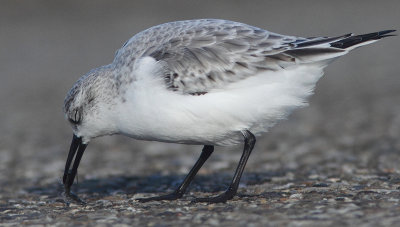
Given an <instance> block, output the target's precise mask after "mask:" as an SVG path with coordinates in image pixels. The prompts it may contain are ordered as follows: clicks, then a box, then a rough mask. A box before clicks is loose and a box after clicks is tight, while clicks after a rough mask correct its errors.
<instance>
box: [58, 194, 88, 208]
mask: <svg viewBox="0 0 400 227" xmlns="http://www.w3.org/2000/svg"><path fill="white" fill-rule="evenodd" d="M63 196H64V202H65V203H66V204H67V205H69V204H70V203H75V204H78V205H86V202H85V201H84V200H82V199H80V198H79V197H78V196H77V195H75V194H74V193H72V192H70V191H65V192H64V193H63Z"/></svg>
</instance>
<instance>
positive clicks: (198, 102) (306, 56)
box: [63, 19, 394, 202]
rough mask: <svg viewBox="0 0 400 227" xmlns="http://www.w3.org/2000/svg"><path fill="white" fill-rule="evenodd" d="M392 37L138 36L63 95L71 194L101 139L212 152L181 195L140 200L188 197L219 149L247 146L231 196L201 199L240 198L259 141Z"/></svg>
mask: <svg viewBox="0 0 400 227" xmlns="http://www.w3.org/2000/svg"><path fill="white" fill-rule="evenodd" d="M391 32H394V30H385V31H380V32H374V33H369V34H365V35H356V36H355V35H353V34H346V35H342V36H337V37H313V38H301V37H296V36H286V35H280V34H277V33H272V32H269V31H266V30H263V29H260V28H257V27H253V26H250V25H246V24H242V23H238V22H232V21H226V20H216V19H201V20H188V21H177V22H171V23H166V24H162V25H158V26H155V27H152V28H149V29H147V30H145V31H143V32H140V33H138V34H137V35H135V36H133V37H132V38H131V39H129V40H128V41H127V42H126V43H125V44H124V45H123V46H122V48H121V49H119V50H118V51H117V52H116V55H115V59H114V61H113V62H112V63H111V64H109V65H106V66H102V67H100V68H97V69H93V70H91V71H90V72H89V73H87V74H86V75H84V76H83V77H81V78H80V79H79V80H78V81H77V82H76V83H75V84H74V86H73V87H72V89H71V90H70V91H69V93H68V94H67V97H66V98H65V102H64V112H65V116H66V118H67V119H68V121H69V122H70V123H71V125H72V128H73V139H72V143H71V147H70V151H69V154H68V159H67V162H66V165H65V172H64V176H63V183H64V186H65V194H66V195H67V196H69V197H71V196H72V194H71V192H70V187H71V185H72V183H73V181H74V178H75V175H76V173H77V169H78V165H79V162H80V160H81V158H82V155H83V152H84V150H85V148H86V146H87V144H88V142H89V141H90V140H91V139H93V138H95V137H99V136H103V135H111V134H123V135H127V136H130V137H132V138H135V139H140V140H151V141H162V142H169V143H183V144H200V145H204V148H203V151H202V153H201V155H200V158H199V159H198V161H197V162H196V164H195V165H194V166H193V168H192V169H191V170H190V172H189V174H188V175H187V176H186V178H185V179H184V180H183V182H182V184H181V185H180V186H179V187H178V188H177V189H176V190H175V191H174V192H173V193H171V194H167V195H161V196H157V197H151V198H143V199H139V201H141V202H146V201H151V200H174V199H178V198H181V197H182V195H183V194H184V193H185V191H186V189H187V187H188V186H189V184H190V182H191V181H192V179H193V178H194V176H195V175H196V173H197V171H198V170H199V169H200V168H201V166H202V165H203V163H204V162H205V161H206V160H207V158H208V157H209V156H210V155H211V154H212V152H213V151H214V146H215V145H220V146H229V145H234V144H238V143H243V142H244V149H243V154H242V157H241V158H240V161H239V164H238V166H237V169H236V172H235V174H234V177H233V179H232V182H231V184H230V186H229V187H228V189H227V190H226V191H225V192H224V193H222V194H220V195H218V196H216V197H211V198H197V199H195V200H194V201H196V202H225V201H227V200H229V199H231V198H232V197H233V196H234V195H235V194H236V192H237V189H238V185H239V181H240V178H241V175H242V173H243V170H244V167H245V165H246V162H247V159H248V158H249V156H250V153H251V151H252V149H253V147H254V144H255V143H256V136H257V135H260V134H262V133H263V132H266V131H267V130H268V129H269V128H270V127H272V126H273V125H275V124H276V122H277V121H278V120H280V119H284V118H286V117H287V116H288V114H290V113H291V112H292V111H293V110H294V109H296V108H298V107H302V106H305V105H306V99H307V97H308V96H310V95H311V94H312V92H313V88H314V86H315V84H316V82H317V81H318V79H319V78H320V77H321V76H322V75H323V68H324V67H325V66H326V65H328V63H330V62H331V61H332V60H333V59H335V58H337V57H340V56H342V55H345V54H347V53H348V52H349V51H350V50H353V49H354V48H357V47H359V46H363V45H366V44H370V43H372V42H375V41H377V40H378V39H381V38H383V37H387V36H391V35H389V33H391ZM76 151H78V152H77V154H76V157H75V161H74V164H73V167H72V168H71V169H70V165H71V163H72V160H73V159H74V156H75V153H76ZM74 198H77V197H74Z"/></svg>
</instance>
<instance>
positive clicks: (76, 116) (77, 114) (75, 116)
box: [68, 109, 82, 125]
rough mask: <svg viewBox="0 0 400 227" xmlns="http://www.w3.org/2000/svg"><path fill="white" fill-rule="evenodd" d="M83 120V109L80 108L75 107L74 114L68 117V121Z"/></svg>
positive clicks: (77, 121) (76, 121)
mask: <svg viewBox="0 0 400 227" xmlns="http://www.w3.org/2000/svg"><path fill="white" fill-rule="evenodd" d="M81 120H82V116H81V111H79V109H75V110H74V112H73V114H72V116H71V117H69V118H68V121H69V122H71V123H72V124H75V125H77V124H80V123H81Z"/></svg>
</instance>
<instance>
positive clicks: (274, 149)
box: [0, 0, 400, 226]
mask: <svg viewBox="0 0 400 227" xmlns="http://www.w3.org/2000/svg"><path fill="white" fill-rule="evenodd" d="M399 10H400V3H399V1H397V0H392V1H381V2H379V3H378V2H377V1H301V2H300V1H296V2H294V1H268V2H267V1H242V2H239V1H182V2H178V1H160V2H156V1H145V2H136V1H85V2H83V1H2V2H1V7H0V76H1V83H0V106H1V107H0V130H1V132H2V134H1V136H0V187H1V188H0V226H13V225H20V224H26V225H56V224H57V225H62V226H64V225H71V226H72V225H79V224H81V225H93V226H94V225H98V226H111V225H113V226H114V225H116V224H119V226H131V225H136V226H177V225H182V226H190V225H210V226H227V225H230V226H276V225H288V226H339V225H340V226H345V225H351V226H378V225H379V226H394V225H398V224H399V223H400V217H399V213H400V209H399V199H400V197H399V194H400V193H399V187H400V167H399V162H400V153H399V152H400V142H399V140H398V138H399V137H400V105H399V103H400V89H399V88H400V75H399V72H400V67H399V63H398V56H399V55H400V45H399V44H398V43H399V40H398V39H399V38H398V37H393V38H387V39H385V40H383V41H381V42H379V43H376V44H373V45H371V46H368V47H364V48H362V49H359V50H356V51H354V52H353V53H351V54H350V55H348V56H345V57H343V58H341V59H339V60H337V61H336V62H334V63H333V64H332V65H330V66H329V67H328V68H327V69H326V74H325V75H326V76H325V77H324V78H323V79H321V81H320V82H319V83H318V86H317V88H316V91H315V93H316V94H315V95H314V96H313V97H312V98H311V100H310V106H309V107H307V108H304V109H301V110H298V111H296V112H295V113H294V114H293V115H291V116H290V118H289V119H288V120H287V121H284V122H282V123H281V124H279V125H278V126H277V127H275V128H273V129H272V130H271V132H270V133H268V134H266V135H264V136H263V137H260V138H258V143H257V144H256V147H255V150H254V152H253V154H252V156H251V157H250V160H249V162H248V165H247V167H246V171H245V174H244V176H243V179H242V184H241V186H240V189H239V193H238V196H236V197H235V198H234V199H233V200H232V201H229V202H227V203H225V204H213V205H209V204H192V203H190V201H191V199H193V198H194V197H200V196H210V195H213V194H216V193H219V192H221V191H223V190H224V189H225V187H226V186H227V185H228V184H229V181H230V179H231V176H232V174H233V172H234V168H235V167H236V165H237V162H238V160H239V158H240V155H241V149H242V148H241V146H237V147H229V148H217V150H216V152H215V153H214V154H213V156H212V157H211V158H210V160H209V161H208V162H207V163H206V165H205V166H204V168H203V169H202V170H201V171H200V173H199V176H198V178H196V180H195V181H194V182H193V185H192V186H191V187H190V192H189V193H188V194H187V195H186V196H184V198H183V199H181V200H179V201H174V202H151V203H146V204H140V203H137V202H136V201H135V200H134V198H137V197H147V196H151V195H155V194H160V193H163V192H165V191H171V190H173V189H174V188H175V187H176V186H177V185H178V184H179V182H180V180H181V179H182V178H183V177H184V175H185V173H186V172H187V171H188V169H189V168H190V167H191V166H192V165H193V163H194V162H195V160H196V158H197V157H198V155H199V154H200V151H201V147H200V146H184V145H175V144H164V143H156V142H143V141H134V140H132V139H129V138H125V137H122V136H113V137H104V138H99V139H96V140H95V141H93V142H92V143H91V144H90V146H89V147H88V149H87V151H86V153H85V155H84V157H83V160H82V162H81V166H80V168H79V174H78V175H79V184H77V185H74V188H73V190H74V191H75V192H77V193H78V194H79V195H80V196H81V197H82V198H83V199H85V200H86V201H87V202H88V204H87V206H77V205H74V204H71V205H70V206H66V205H65V204H64V203H63V202H62V200H60V198H61V197H60V193H61V191H62V187H61V185H60V181H61V175H62V171H63V167H64V162H65V159H66V156H67V150H68V146H69V143H70V139H71V136H72V133H71V129H70V127H69V125H68V124H67V123H66V122H65V120H64V118H63V114H62V111H61V109H62V103H63V99H64V96H65V94H66V92H67V91H68V90H69V88H70V87H71V86H72V84H73V83H74V81H76V80H77V79H78V78H79V77H80V76H81V75H83V74H85V73H86V72H87V71H89V70H90V69H91V68H94V67H98V66H101V65H104V64H107V63H109V62H111V61H112V59H113V56H114V53H115V50H116V49H118V48H119V47H120V46H121V45H122V44H123V43H124V42H125V41H126V40H127V39H129V38H130V37H131V36H132V35H133V34H135V33H137V32H139V31H141V30H143V29H145V28H147V27H149V26H152V25H156V24H160V23H163V22H167V21H174V20H181V19H191V18H223V19H230V20H235V21H241V22H245V23H248V24H252V25H256V26H258V27H262V28H265V29H268V30H271V31H274V32H278V33H282V34H292V35H299V36H306V37H308V36H318V35H326V36H333V35H339V34H345V33H348V32H354V33H366V32H373V31H377V30H383V29H399V21H400V14H399V13H398V12H399Z"/></svg>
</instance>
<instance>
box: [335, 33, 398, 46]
mask: <svg viewBox="0 0 400 227" xmlns="http://www.w3.org/2000/svg"><path fill="white" fill-rule="evenodd" d="M395 31H396V30H393V29H392V30H383V31H379V32H373V33H368V34H363V35H356V36H350V37H348V38H345V39H342V40H339V41H336V42H333V43H331V47H336V48H340V49H346V48H348V47H351V46H354V45H357V44H359V43H364V42H367V41H369V40H378V39H382V38H385V37H389V36H396V35H394V34H389V33H392V32H395Z"/></svg>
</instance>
